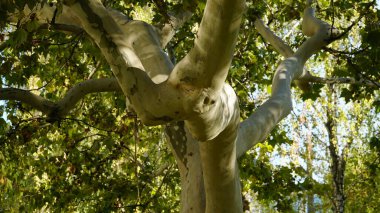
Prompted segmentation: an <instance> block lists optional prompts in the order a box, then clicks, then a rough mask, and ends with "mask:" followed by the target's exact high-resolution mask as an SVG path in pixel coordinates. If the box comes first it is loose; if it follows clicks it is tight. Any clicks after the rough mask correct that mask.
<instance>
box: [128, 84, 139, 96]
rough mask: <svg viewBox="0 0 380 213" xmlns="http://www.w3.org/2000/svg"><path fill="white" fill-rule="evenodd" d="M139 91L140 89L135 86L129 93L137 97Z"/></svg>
mask: <svg viewBox="0 0 380 213" xmlns="http://www.w3.org/2000/svg"><path fill="white" fill-rule="evenodd" d="M137 91H138V89H137V86H136V84H133V86H132V87H131V88H130V89H129V92H130V93H131V95H135V94H136V93H137Z"/></svg>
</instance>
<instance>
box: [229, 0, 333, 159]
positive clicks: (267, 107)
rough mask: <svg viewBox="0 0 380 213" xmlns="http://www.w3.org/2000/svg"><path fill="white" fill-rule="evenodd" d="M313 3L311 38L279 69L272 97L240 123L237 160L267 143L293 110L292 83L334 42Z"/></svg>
mask: <svg viewBox="0 0 380 213" xmlns="http://www.w3.org/2000/svg"><path fill="white" fill-rule="evenodd" d="M311 3H312V1H311V0H307V1H306V4H307V7H306V9H305V10H304V17H303V23H302V28H303V29H302V30H303V32H304V34H306V35H308V36H311V37H310V38H309V39H307V40H306V41H305V42H304V43H303V44H302V45H301V46H300V47H299V48H298V50H297V51H296V52H295V53H294V55H293V56H291V57H287V59H285V60H284V61H283V62H282V63H281V64H280V65H279V67H278V68H277V70H276V73H275V76H274V78H273V83H272V96H271V98H270V99H269V100H268V101H266V102H265V103H264V104H263V105H262V106H260V107H259V108H258V109H257V110H256V111H255V112H254V113H253V114H252V115H251V116H250V117H249V118H248V119H246V120H245V121H244V122H242V123H241V124H240V127H239V133H238V141H237V157H240V156H241V155H243V154H244V153H245V152H246V151H247V150H249V149H250V148H251V147H252V146H254V145H255V144H256V143H258V142H260V141H262V140H264V139H265V138H266V137H267V135H268V134H269V133H270V131H271V130H272V129H273V127H274V126H275V125H276V124H277V123H278V122H280V121H281V120H282V119H283V118H284V117H285V116H287V115H288V114H289V113H290V111H291V110H292V99H291V90H290V86H291V82H292V81H293V79H298V78H300V77H302V75H303V73H304V72H303V69H304V64H305V63H306V61H307V60H308V59H309V58H310V57H311V56H312V55H313V54H314V53H316V52H317V51H319V50H321V49H322V48H323V47H324V46H326V45H327V44H328V43H329V42H330V38H331V37H332V36H334V35H335V33H336V30H335V29H332V28H331V26H330V25H328V24H327V23H326V22H323V21H321V20H319V19H317V18H315V16H314V10H313V9H312V8H311V6H310V5H311Z"/></svg>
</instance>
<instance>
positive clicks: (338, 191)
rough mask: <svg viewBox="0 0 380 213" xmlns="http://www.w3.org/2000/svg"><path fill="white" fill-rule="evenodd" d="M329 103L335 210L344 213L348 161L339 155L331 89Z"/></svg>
mask: <svg viewBox="0 0 380 213" xmlns="http://www.w3.org/2000/svg"><path fill="white" fill-rule="evenodd" d="M329 103H330V104H328V106H327V122H326V129H327V132H328V138H329V145H328V149H329V152H330V156H331V165H330V170H331V176H332V178H333V180H332V184H333V189H334V192H333V198H332V202H333V210H334V212H335V213H343V212H344V205H345V199H346V196H345V194H344V172H345V169H346V161H345V159H344V153H343V152H342V154H339V149H338V138H337V136H336V129H337V126H336V122H335V113H334V112H335V110H334V109H335V106H336V97H335V96H334V92H333V89H332V88H331V90H330V94H329Z"/></svg>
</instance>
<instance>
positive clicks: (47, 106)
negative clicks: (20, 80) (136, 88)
mask: <svg viewBox="0 0 380 213" xmlns="http://www.w3.org/2000/svg"><path fill="white" fill-rule="evenodd" d="M111 91H121V89H120V87H119V84H118V83H117V81H116V79H115V78H104V79H91V80H86V81H84V82H81V83H79V84H77V85H75V86H74V87H73V88H71V89H70V90H69V91H68V92H67V94H66V96H65V97H64V98H63V99H62V100H60V101H58V102H57V103H54V102H52V101H49V100H47V99H45V98H43V97H41V96H38V95H36V94H34V93H32V92H31V91H29V90H23V89H17V88H0V100H17V101H21V102H23V103H26V104H28V105H30V106H32V107H34V108H35V109H37V110H39V111H41V112H42V113H44V114H47V115H48V116H49V118H52V119H58V118H60V117H63V116H64V115H66V114H67V113H68V112H69V111H70V110H71V109H73V108H74V107H75V105H76V103H77V102H78V101H79V100H80V99H82V98H83V97H84V96H85V95H87V94H89V93H95V92H111Z"/></svg>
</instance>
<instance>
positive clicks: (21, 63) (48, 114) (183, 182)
mask: <svg viewBox="0 0 380 213" xmlns="http://www.w3.org/2000/svg"><path fill="white" fill-rule="evenodd" d="M269 4H270V5H271V6H268V3H264V2H261V1H253V2H252V1H249V2H245V1H238V0H235V1H227V0H219V1H217V0H209V1H207V2H203V1H161V0H156V1H153V2H148V1H107V0H105V1H100V0H79V1H75V0H67V1H58V2H50V1H16V2H14V1H4V3H3V2H2V3H1V14H3V15H2V18H1V23H0V26H1V27H2V36H1V40H2V43H1V50H2V52H1V54H0V57H1V63H2V64H1V75H2V79H1V89H0V99H2V100H9V101H7V102H6V107H7V109H8V114H9V116H8V120H10V121H11V122H12V123H13V124H14V126H16V127H13V130H14V129H16V130H17V131H18V130H20V131H18V133H17V134H11V133H9V132H11V131H9V129H11V130H12V128H11V127H6V126H7V125H8V124H6V121H5V120H4V119H2V120H0V121H1V122H2V128H1V129H0V130H1V131H2V132H1V133H3V134H4V135H3V136H1V140H2V146H3V148H4V147H5V148H7V147H8V149H9V150H10V151H9V153H10V154H9V153H8V154H7V156H4V154H2V156H0V160H1V159H2V160H4V159H6V158H8V159H9V158H12V154H14V153H16V152H18V151H20V150H18V149H12V148H9V147H10V145H9V144H11V143H12V141H18V142H17V143H20V144H21V146H20V147H19V148H20V149H22V147H25V146H27V145H25V144H27V142H29V141H34V142H33V143H38V142H39V141H44V143H43V144H42V145H41V144H38V145H35V146H34V147H33V146H32V147H31V148H30V149H32V150H24V151H25V153H29V154H26V155H28V156H30V158H29V160H34V161H36V164H35V166H44V165H47V164H44V163H42V162H44V159H43V158H39V157H38V156H39V155H38V153H40V154H41V153H43V154H50V155H51V156H52V157H51V158H49V160H48V161H49V162H51V163H53V162H54V163H55V164H54V165H56V167H52V168H49V170H52V173H54V174H56V176H55V177H49V175H47V174H46V173H39V174H37V176H38V178H37V179H38V181H37V183H38V186H36V187H39V188H44V189H48V190H47V191H48V192H49V193H51V199H50V200H49V199H47V198H46V197H45V196H44V195H41V194H38V193H37V194H33V195H28V196H24V195H23V194H22V193H21V194H20V195H19V196H20V197H19V199H30V197H35V198H34V199H33V202H36V203H37V204H36V206H40V207H42V206H46V205H47V206H49V204H51V205H53V204H54V205H56V204H57V205H58V204H59V205H60V206H59V207H57V208H62V207H65V205H66V204H67V203H70V202H71V201H72V200H76V199H78V198H76V193H78V192H79V190H78V189H76V190H74V191H71V192H70V193H71V196H70V197H69V198H67V197H65V199H63V197H64V194H65V193H69V191H68V190H67V189H66V190H56V189H57V188H60V187H61V188H62V184H63V185H65V184H73V183H74V185H75V184H77V185H78V186H79V185H81V184H83V183H84V182H86V183H87V185H86V187H84V188H81V193H83V194H80V195H79V194H77V196H85V194H86V193H88V194H90V193H93V196H92V197H90V198H88V200H87V202H88V203H91V202H94V203H96V202H102V201H103V200H106V198H107V196H108V197H110V196H111V197H112V198H113V203H112V204H109V203H108V204H104V205H103V207H104V208H103V209H112V208H116V209H122V208H127V207H132V208H138V207H141V208H142V209H143V210H144V208H152V207H151V206H150V207H149V206H147V205H143V204H142V203H143V202H142V201H141V199H142V197H141V192H142V191H143V190H144V189H143V187H142V185H144V184H140V185H139V184H137V185H136V188H134V189H133V190H130V191H133V192H134V193H136V195H134V196H133V197H134V198H136V200H137V201H136V205H124V204H123V203H124V202H125V200H128V199H129V198H128V196H130V195H129V194H128V193H129V192H130V191H128V190H126V189H121V188H119V187H122V188H123V187H124V188H128V187H129V186H128V184H129V183H131V182H128V181H129V180H128V181H127V179H128V178H127V179H126V180H124V182H123V179H122V178H120V177H124V176H123V175H125V174H123V175H121V174H119V173H118V172H116V171H115V172H114V173H113V172H112V169H114V168H117V166H118V165H119V164H118V162H117V161H116V160H115V159H116V158H117V157H115V155H116V154H115V153H117V154H119V155H123V152H126V153H124V155H131V156H130V158H131V160H132V161H134V164H135V165H136V166H135V167H134V168H127V169H129V170H132V171H133V170H134V172H133V173H132V175H133V178H135V180H136V181H142V179H143V178H142V177H139V169H141V168H143V167H144V168H147V167H149V165H151V164H153V165H154V164H156V163H162V164H163V165H162V166H163V169H158V171H154V172H152V174H151V175H150V176H149V177H145V179H146V180H148V179H150V180H151V181H154V178H155V175H158V174H162V171H163V170H168V168H171V167H170V166H167V165H166V164H167V162H164V161H163V160H162V159H160V157H162V156H163V155H162V154H158V155H156V156H158V157H156V159H153V157H152V156H149V155H150V154H151V153H150V152H149V147H150V146H152V145H149V146H148V145H146V147H148V149H147V150H145V151H144V152H145V153H146V155H147V156H145V158H146V162H148V161H149V164H148V163H147V164H144V165H142V164H141V165H140V163H139V161H138V158H140V157H138V156H137V153H138V152H137V145H136V143H137V141H142V140H144V139H145V140H149V143H160V142H161V139H160V138H161V137H160V136H157V135H151V136H152V137H153V139H152V138H150V139H147V138H148V137H147V135H149V134H150V133H149V131H154V128H153V126H158V125H162V126H163V127H164V128H165V134H166V138H167V139H166V141H167V146H168V147H169V148H170V150H171V153H172V154H173V155H174V158H175V162H176V164H177V167H178V170H179V174H180V177H179V179H180V191H181V192H180V195H179V196H180V210H181V212H242V211H243V208H244V209H246V207H245V204H244V205H243V200H242V190H241V183H240V181H241V180H240V177H239V167H238V159H239V158H240V157H242V156H243V155H244V154H245V153H246V152H247V151H249V150H250V149H251V148H252V147H254V146H255V145H256V144H257V143H259V142H261V141H263V140H265V139H266V138H267V137H268V135H269V134H270V132H271V131H272V129H273V128H274V127H275V126H276V125H277V124H278V123H279V122H280V121H281V120H282V119H283V118H284V117H286V116H287V115H288V114H289V113H290V112H291V110H292V97H291V85H292V82H293V81H294V82H295V84H296V85H297V86H298V87H299V88H300V89H301V90H302V91H304V92H305V93H306V94H309V95H310V94H311V95H313V94H315V90H318V88H320V87H318V86H317V87H315V85H313V83H319V84H339V83H346V84H347V83H348V84H351V85H353V86H356V87H361V88H370V90H369V91H366V94H367V93H368V95H370V96H371V95H373V94H375V92H376V89H378V88H379V83H378V79H379V75H378V74H376V73H375V74H374V73H373V72H374V71H373V70H371V71H368V72H363V73H361V74H359V73H358V72H356V70H357V69H358V66H360V63H368V61H371V60H372V57H371V56H372V55H373V56H376V55H377V50H376V49H375V48H374V47H375V46H376V44H378V41H377V40H376V36H377V35H379V34H380V33H379V32H380V31H379V29H378V22H376V19H373V17H376V18H377V11H376V10H375V9H374V5H375V2H374V1H369V2H362V3H354V2H349V3H347V4H338V5H337V6H336V7H337V8H338V9H339V6H341V7H343V6H344V7H350V6H354V8H355V13H353V14H350V10H347V14H346V13H342V16H343V18H346V19H350V18H351V16H353V17H356V18H357V19H355V20H353V21H352V23H349V24H348V25H345V26H343V24H340V25H339V26H338V27H335V25H336V23H335V19H338V18H335V16H334V15H331V14H335V13H328V10H325V11H324V14H325V17H326V19H328V20H329V22H331V23H330V24H329V23H327V22H325V21H322V20H321V19H320V18H317V17H316V16H315V9H314V8H315V7H317V8H319V9H322V8H323V7H324V4H326V1H321V3H318V2H314V1H312V0H306V1H305V2H299V1H293V2H292V4H293V5H291V4H285V3H284V2H283V1H272V2H271V3H269ZM281 5H282V6H283V7H281ZM152 8H153V9H152ZM273 8H275V9H277V10H278V11H280V12H281V13H283V14H281V15H283V16H282V17H283V18H284V20H285V21H286V20H290V19H302V24H301V28H302V33H303V37H300V36H298V37H295V38H297V39H298V41H297V42H295V45H294V46H292V47H291V46H289V45H287V44H286V42H284V40H282V39H281V38H280V37H278V36H276V35H275V34H274V32H273V31H271V30H270V29H269V28H268V27H267V26H266V24H264V22H263V21H262V19H261V18H263V17H265V18H267V19H269V22H271V21H270V19H275V18H278V19H280V18H281V17H280V16H279V17H277V16H276V14H273V13H272V11H271V9H273ZM281 8H283V9H281ZM138 10H140V14H142V15H137V14H138V12H136V11H138ZM144 10H145V11H144ZM131 11H132V12H131ZM326 11H327V12H326ZM368 11H369V12H368ZM351 13H352V11H351ZM268 14H270V15H268ZM344 15H346V16H347V17H345V16H344ZM350 15H351V16H350ZM268 17H269V18H268ZM363 17H366V20H365V21H362V18H363ZM339 18H342V17H339ZM138 19H142V20H143V21H142V20H138ZM360 24H361V25H363V26H364V27H365V30H364V31H363V32H362V34H363V38H365V39H367V40H366V41H367V43H368V44H369V45H368V46H366V47H365V48H364V47H363V50H361V51H360V52H366V51H367V52H369V53H371V54H363V55H361V56H362V57H363V58H360V57H359V56H358V57H356V56H353V57H347V58H345V60H346V61H347V65H349V66H351V67H353V68H351V69H350V70H351V71H352V73H350V72H348V71H350V70H348V71H347V72H345V73H344V74H342V73H340V75H338V77H337V78H322V77H319V76H315V75H312V74H311V72H309V71H308V70H307V69H305V64H306V62H307V61H308V59H310V58H311V57H312V56H313V55H315V54H317V53H319V52H320V51H321V50H322V49H324V51H327V52H331V53H334V54H340V53H342V51H338V50H335V49H331V48H328V47H326V46H327V45H329V44H330V43H332V42H334V41H336V40H339V39H342V38H345V37H346V36H347V34H348V33H349V32H350V30H351V29H352V28H353V27H354V26H357V25H360ZM254 28H256V30H257V31H256V30H255V29H254ZM366 30H367V31H366ZM239 31H240V32H241V33H240V34H239ZM189 32H192V33H189ZM252 32H258V33H259V34H257V33H256V34H254V33H252ZM366 32H369V33H367V34H366ZM259 35H260V36H261V37H262V38H263V40H265V41H266V42H269V43H270V44H271V45H272V47H273V48H274V49H275V50H276V51H278V52H279V53H280V54H281V55H282V56H283V58H282V57H281V56H278V55H277V58H276V60H277V62H278V63H279V64H278V66H277V69H275V72H274V75H273V77H271V78H272V80H268V79H265V77H264V76H265V75H264V74H263V73H260V71H259V69H258V68H254V67H260V66H261V64H260V63H261V62H263V60H264V59H258V58H264V57H263V56H265V54H264V53H260V52H257V53H256V55H255V54H250V53H249V51H248V50H247V46H255V45H257V46H260V44H258V42H257V38H258V37H259ZM263 40H261V42H262V43H265V42H264V41H263ZM252 41H256V42H252ZM364 43H365V42H363V44H364ZM367 43H366V44H367ZM265 44H266V43H265ZM245 45H246V46H245ZM261 45H262V44H261ZM371 45H372V46H371ZM292 48H294V49H292ZM272 56H273V55H272ZM235 58H237V59H236V60H235V61H233V60H234V59H235ZM374 58H375V59H374V60H372V63H371V64H372V65H374V66H375V64H376V63H377V62H378V61H377V60H378V58H377V57H374ZM177 59H178V62H177ZM237 61H238V62H239V63H237ZM244 63H246V64H244ZM248 64H249V65H248ZM263 64H264V62H263ZM271 67H272V66H263V67H262V68H261V69H262V70H264V71H268V70H267V69H270V68H271ZM238 70H245V71H247V72H249V73H251V75H252V76H254V77H255V78H262V79H259V80H258V82H260V83H262V84H265V82H268V81H271V82H272V83H271V95H270V97H269V99H268V100H267V101H266V102H265V103H263V104H262V105H261V106H259V107H257V106H249V103H248V102H249V101H247V100H248V98H247V96H250V95H252V94H253V92H254V89H253V87H254V86H252V84H250V82H249V80H250V78H249V77H248V80H247V78H241V77H242V75H241V74H240V75H239V71H238ZM368 70H370V69H368ZM234 76H236V77H234ZM245 77H246V76H245ZM239 78H241V79H239ZM226 79H227V80H226ZM242 81H245V82H243V83H244V84H245V86H244V85H243V83H242ZM227 82H229V83H230V84H232V86H233V87H232V86H231V85H230V84H229V83H227ZM242 85H243V86H242ZM247 85H250V86H247ZM30 86H32V87H30ZM36 87H37V89H33V88H36ZM241 87H245V89H242V88H241ZM234 90H236V93H235V91H234ZM357 91H358V90H355V89H351V90H348V89H347V90H345V93H344V94H345V95H346V96H350V97H354V96H355V95H356V92H357ZM100 92H116V93H109V94H108V96H100V97H98V96H97V98H96V99H95V98H93V97H94V96H96V93H100ZM313 92H314V93H313ZM90 93H92V96H90V97H92V98H88V94H90ZM120 94H121V95H120ZM360 94H362V93H360ZM238 100H240V101H241V103H240V104H239V101H238ZM87 102H88V103H87ZM242 103H244V104H242ZM247 103H248V104H247ZM78 105H79V106H81V107H79V109H78ZM110 106H112V107H110ZM12 107H13V108H14V109H17V111H12V110H11V109H12ZM240 108H242V109H243V111H242V113H241V110H240ZM254 108H256V109H255V110H253V109H254ZM31 109H35V110H37V111H39V112H41V113H42V114H43V115H44V117H39V118H38V119H31V117H33V116H34V115H36V114H38V113H37V112H36V111H33V110H31ZM125 111H127V112H125ZM107 113H111V114H112V116H109V114H107ZM28 114H29V115H28ZM121 114H122V115H123V116H119V115H121ZM70 115H73V116H71V117H70ZM17 116H19V118H18V117H17ZM28 116H29V117H28ZM20 117H22V118H24V120H25V118H29V120H28V119H26V120H28V122H29V121H32V125H29V126H23V125H22V122H20V120H19V119H20ZM85 117H87V118H85ZM110 117H112V118H110ZM78 118H81V119H82V120H81V122H79V120H78ZM131 118H132V119H131ZM86 119H87V120H86ZM42 120H43V121H42ZM127 121H128V122H127ZM140 121H141V123H142V124H143V125H145V126H151V127H149V129H145V130H144V133H143V134H142V130H140V134H138V133H139V128H140V124H139V122H140ZM41 122H42V123H44V122H45V124H46V125H45V124H43V125H41ZM65 122H66V123H65ZM69 122H73V123H75V124H73V123H71V124H70V123H69ZM78 123H80V124H82V125H83V124H85V125H87V126H90V127H91V128H90V127H84V128H81V127H78V126H76V125H78ZM88 123H92V124H93V125H94V126H91V125H88ZM15 124H16V125H15ZM71 125H73V126H71ZM93 127H94V128H95V130H93V129H92V128H93ZM113 127H114V128H113ZM17 128H19V129H17ZM7 131H8V134H5V132H7ZM37 132H38V136H39V138H35V136H34V133H37ZM88 132H92V134H91V135H89V134H88ZM111 135H112V137H111ZM115 135H118V137H119V138H122V139H116V136H115ZM142 135H144V136H142ZM131 139H133V140H135V144H134V150H131V147H130V146H129V145H130V144H127V145H126V144H125V141H129V140H131ZM54 141H60V142H59V143H57V144H53V145H52V143H53V142H54ZM57 146H58V147H60V149H59V148H57ZM48 147H50V148H48ZM62 147H64V148H62ZM79 147H80V148H79ZM115 147H116V148H115ZM5 148H4V149H5ZM160 149H162V148H160ZM57 150H58V151H57ZM133 151H134V152H133ZM36 153H37V154H36ZM75 153H84V154H83V155H79V154H78V155H76V154H75ZM133 155H134V156H133ZM72 156H76V157H75V158H74V159H70V158H72ZM78 156H79V157H78ZM104 156H107V157H104ZM165 156H166V155H165ZM102 157H104V158H102ZM149 157H151V159H150V160H148V159H149ZM13 158H14V156H13ZM45 160H46V159H45ZM89 161H90V162H91V163H90V164H91V165H92V166H93V167H91V168H90V167H89V165H90V164H89ZM18 163H21V164H27V163H26V162H18ZM119 163H120V162H119ZM107 164H109V165H108V166H109V168H112V169H109V170H107V172H100V173H99V171H100V170H101V169H102V168H101V167H102V166H103V165H107ZM62 165H64V166H62ZM18 167H20V166H19V164H17V163H14V164H9V165H8V166H3V167H2V174H1V176H0V181H1V183H2V184H8V187H16V186H15V184H13V185H12V183H10V181H9V180H8V179H7V176H6V172H5V171H8V172H9V170H17V168H18ZM9 168H11V169H9ZM26 168H28V169H26V170H25V171H24V172H30V173H33V172H34V171H32V170H33V169H32V168H31V167H26ZM29 170H30V171H29ZM78 172H79V173H80V174H81V175H82V176H80V177H79V178H78V176H79V173H78ZM60 173H66V174H68V175H66V176H63V177H61V176H60V175H59V174H60ZM127 175H128V174H127ZM258 175H260V174H258ZM16 176H17V177H18V176H20V174H17V175H16ZM94 176H97V177H101V178H100V181H99V182H104V185H102V184H100V183H99V184H100V185H101V187H99V188H102V191H96V192H93V191H91V190H90V188H91V187H90V186H91V185H92V184H93V183H94V182H93V181H94V180H93V179H92V178H93V177H94ZM111 177H112V178H115V177H116V180H117V181H115V182H112V181H109V180H110V178H111ZM118 177H119V178H118ZM165 177H166V176H164V179H165ZM24 179H27V178H24ZM47 179H50V180H51V181H54V180H55V179H56V180H59V181H57V183H58V184H57V185H54V186H53V185H46V183H47V182H46V181H43V180H47ZM7 180H8V181H7ZM146 180H145V182H149V181H146ZM28 181H29V182H28ZM163 182H164V181H162V183H163ZM166 182H168V181H167V180H166ZM28 183H29V184H32V183H36V179H27V180H25V182H24V184H28ZM9 184H10V185H9ZM44 184H45V185H44ZM131 184H132V183H131ZM115 185H117V187H115ZM144 186H145V187H148V186H149V184H148V183H145V185H144ZM17 187H21V188H22V187H23V186H17ZM63 188H64V187H63ZM158 188H161V185H160V186H159V187H158ZM174 188H175V187H174ZM146 190H147V189H145V191H146ZM152 190H153V189H152ZM155 190H156V194H154V193H153V196H152V197H151V198H149V199H148V201H149V202H152V200H155V199H156V198H157V197H156V195H157V191H159V189H158V190H157V189H155ZM177 192H178V190H174V194H176V193H177ZM23 193H26V192H23ZM3 199H6V198H3ZM82 201H83V200H82ZM148 201H147V202H146V203H149V202H148ZM161 202H163V201H161ZM99 205H100V204H99ZM123 205H124V206H123ZM157 205H158V204H157ZM174 205H176V203H174V204H173V206H174ZM111 207H112V208H111ZM73 208H75V207H73ZM98 209H99V208H98Z"/></svg>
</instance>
